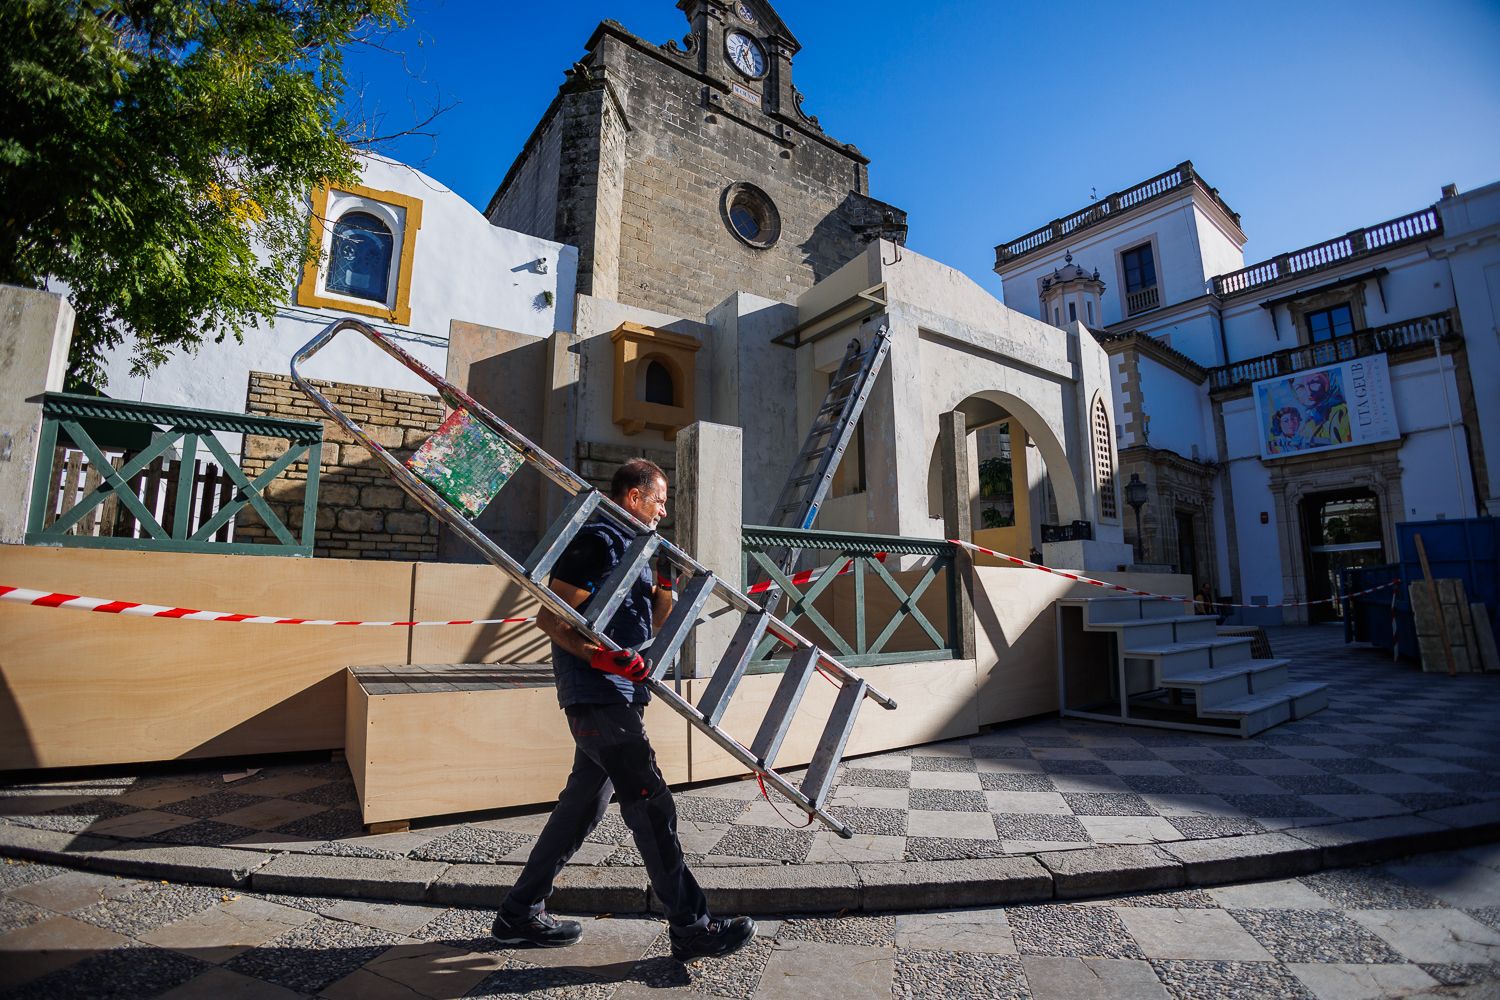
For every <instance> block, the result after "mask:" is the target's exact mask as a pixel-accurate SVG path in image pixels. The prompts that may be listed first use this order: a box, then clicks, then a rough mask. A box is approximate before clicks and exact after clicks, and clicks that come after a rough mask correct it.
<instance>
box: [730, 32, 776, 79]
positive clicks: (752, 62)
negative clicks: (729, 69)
mask: <svg viewBox="0 0 1500 1000" xmlns="http://www.w3.org/2000/svg"><path fill="white" fill-rule="evenodd" d="M724 51H725V52H727V53H728V55H729V61H730V62H731V63H732V64H734V67H735V69H738V70H739V71H740V72H741V73H744V74H745V75H746V76H748V77H753V78H758V77H762V76H765V75H766V53H765V51H764V50H763V49H761V47H760V43H759V42H757V41H756V40H755V39H753V38H751V37H750V36H749V35H747V34H745V33H744V32H743V31H731V32H730V33H729V34H727V35H725V36H724Z"/></svg>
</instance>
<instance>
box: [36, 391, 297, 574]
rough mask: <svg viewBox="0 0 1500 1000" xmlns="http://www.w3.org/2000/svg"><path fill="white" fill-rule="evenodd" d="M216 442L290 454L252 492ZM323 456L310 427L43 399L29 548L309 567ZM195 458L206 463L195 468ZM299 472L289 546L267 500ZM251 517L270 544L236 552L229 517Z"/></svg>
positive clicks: (63, 396)
mask: <svg viewBox="0 0 1500 1000" xmlns="http://www.w3.org/2000/svg"><path fill="white" fill-rule="evenodd" d="M216 431H219V432H224V433H229V434H255V435H260V436H264V437H272V438H281V439H283V440H285V441H286V442H287V446H286V450H285V451H284V452H283V453H282V454H281V455H280V456H279V457H277V458H276V459H275V461H273V462H272V463H271V465H270V467H269V468H267V469H266V470H265V471H264V472H262V473H261V474H260V475H258V476H257V477H256V478H255V479H254V480H253V481H252V480H251V479H250V478H249V477H248V476H247V475H246V474H245V472H244V471H243V470H242V469H241V468H240V465H239V462H238V461H236V460H235V459H234V458H233V457H231V456H230V454H229V452H228V451H227V450H225V448H224V445H223V443H221V442H220V441H219V439H218V438H217V437H216V436H215V433H214V432H216ZM322 447H323V425H322V424H321V423H319V422H316V421H306V420H283V419H280V418H274V417H259V416H250V415H249V414H244V413H221V412H217V411H214V410H195V409H190V408H188V407H183V406H163V405H157V404H152V403H137V402H131V401H130V400H122V399H107V398H103V397H96V396H78V395H72V394H69V393H60V392H49V393H46V394H45V395H43V397H42V433H41V439H40V442H39V444H38V448H37V462H36V474H35V478H34V479H33V481H32V489H31V509H30V511H29V512H28V521H27V527H26V544H27V545H61V546H70V547H81V548H108V549H150V550H156V551H163V552H217V553H236V554H255V555H286V556H311V555H312V554H313V530H314V522H315V520H316V514H317V508H318V469H319V463H320V460H321V452H322ZM174 449H177V450H178V453H177V455H176V456H174V455H172V454H171V452H172V451H173V450H174ZM200 449H202V450H203V451H206V452H207V457H205V458H203V459H199V457H198V454H199V450H200ZM299 461H300V462H305V463H306V470H307V471H306V484H305V486H303V488H302V489H301V490H300V492H301V494H302V496H301V497H300V498H299V500H300V502H301V505H302V516H301V523H300V525H299V526H298V528H297V529H296V534H295V535H294V534H293V529H292V528H290V527H289V526H288V525H286V524H283V523H282V521H281V519H280V518H279V517H277V516H276V513H275V512H274V511H273V510H272V509H271V507H270V506H269V505H268V504H267V503H266V500H265V497H264V496H263V493H264V491H265V489H266V487H267V486H269V485H271V483H272V482H273V481H275V480H276V479H277V478H278V477H280V476H281V475H282V473H283V472H286V471H287V470H288V469H291V468H292V466H293V465H294V464H296V463H298V462H299ZM299 485H300V484H299ZM246 508H249V511H253V513H254V514H255V515H258V517H259V523H258V526H259V525H264V528H266V529H269V532H270V534H271V535H273V536H274V537H275V539H276V541H275V542H267V543H246V542H236V541H235V539H234V527H235V518H236V516H237V515H239V514H240V513H241V512H242V511H246ZM247 513H248V512H247Z"/></svg>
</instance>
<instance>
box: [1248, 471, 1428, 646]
mask: <svg viewBox="0 0 1500 1000" xmlns="http://www.w3.org/2000/svg"><path fill="white" fill-rule="evenodd" d="M1400 447H1401V445H1400V442H1391V443H1389V444H1383V445H1375V446H1371V447H1369V448H1350V449H1347V450H1344V451H1340V452H1337V453H1335V454H1332V455H1300V456H1297V457H1295V458H1287V459H1282V460H1280V461H1277V462H1274V463H1268V465H1269V467H1270V472H1271V495H1272V497H1274V498H1275V502H1276V528H1277V531H1276V534H1277V536H1278V539H1279V543H1280V547H1281V582H1282V594H1283V597H1282V600H1284V601H1306V600H1316V599H1318V598H1320V597H1321V598H1327V597H1331V596H1333V591H1332V583H1331V582H1329V583H1324V582H1323V581H1324V580H1325V578H1326V579H1330V580H1331V578H1328V577H1326V574H1327V573H1328V572H1329V571H1330V569H1331V566H1332V565H1333V564H1336V563H1338V562H1341V561H1348V560H1350V559H1355V558H1367V557H1365V556H1358V557H1356V556H1350V555H1347V554H1340V553H1339V552H1338V550H1337V549H1327V548H1325V551H1323V552H1320V553H1315V552H1313V548H1314V547H1315V546H1318V547H1326V546H1330V545H1331V546H1339V545H1344V544H1351V543H1349V542H1338V541H1334V542H1328V541H1324V540H1322V537H1321V536H1319V537H1318V538H1317V539H1316V540H1315V538H1314V535H1313V534H1312V533H1311V532H1310V531H1309V528H1308V513H1307V512H1308V511H1310V510H1314V509H1318V508H1320V507H1321V505H1322V504H1323V503H1324V502H1325V501H1329V500H1331V499H1336V498H1338V497H1345V498H1350V497H1354V498H1359V497H1363V498H1371V497H1373V498H1374V525H1375V526H1376V527H1377V529H1378V532H1377V534H1376V537H1378V539H1379V541H1380V543H1381V547H1382V553H1384V552H1394V551H1395V538H1396V530H1395V521H1396V518H1398V517H1399V516H1400V515H1401V512H1402V511H1403V510H1404V499H1403V495H1402V491H1401V462H1400V460H1399V459H1398V458H1397V450H1398V449H1399V448H1400ZM1346 513H1347V512H1346ZM1361 519H1362V522H1363V523H1364V524H1366V525H1368V523H1369V522H1368V520H1367V519H1365V518H1364V516H1363V515H1361ZM1335 527H1337V526H1335ZM1320 530H1321V529H1320ZM1369 534H1370V531H1369V530H1368V528H1367V527H1362V528H1361V530H1360V540H1359V541H1360V543H1361V544H1365V545H1367V544H1368V542H1369V541H1370V538H1369V537H1368V536H1369ZM1349 551H1359V552H1367V553H1368V552H1371V551H1374V550H1373V549H1372V548H1368V547H1367V548H1361V549H1357V550H1349ZM1314 555H1318V556H1320V557H1322V558H1320V560H1319V562H1320V565H1321V566H1322V568H1317V567H1314V565H1313V556H1314ZM1381 558H1383V554H1382V556H1381ZM1372 561H1373V560H1372ZM1314 579H1317V580H1318V585H1319V586H1320V587H1325V588H1326V589H1324V590H1322V591H1320V592H1319V593H1318V594H1313V593H1311V592H1310V589H1309V588H1310V587H1311V586H1312V584H1313V581H1314ZM1245 582H1246V586H1247V589H1251V588H1253V587H1254V586H1255V582H1254V581H1245ZM1328 611H1329V609H1327V608H1324V607H1322V606H1319V607H1317V608H1300V607H1299V608H1287V609H1286V611H1285V613H1284V619H1283V620H1284V621H1286V622H1287V623H1288V624H1300V623H1304V622H1308V621H1317V620H1327V618H1326V617H1323V618H1313V617H1311V615H1312V613H1314V612H1316V613H1318V614H1320V615H1324V614H1326V613H1327V612H1328Z"/></svg>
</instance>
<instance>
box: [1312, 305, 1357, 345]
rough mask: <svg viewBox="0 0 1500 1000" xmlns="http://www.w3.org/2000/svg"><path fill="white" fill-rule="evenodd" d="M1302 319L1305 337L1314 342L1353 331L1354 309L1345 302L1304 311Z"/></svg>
mask: <svg viewBox="0 0 1500 1000" xmlns="http://www.w3.org/2000/svg"><path fill="white" fill-rule="evenodd" d="M1303 319H1304V320H1305V321H1306V323H1307V339H1308V341H1310V342H1311V343H1314V344H1316V343H1317V342H1318V341H1320V340H1332V339H1333V338H1334V337H1343V336H1345V335H1347V334H1351V333H1353V332H1354V311H1353V310H1352V309H1350V308H1349V306H1348V305H1347V304H1345V305H1337V306H1334V307H1332V308H1331V309H1319V310H1317V311H1315V312H1310V313H1306V314H1305V315H1304V316H1303Z"/></svg>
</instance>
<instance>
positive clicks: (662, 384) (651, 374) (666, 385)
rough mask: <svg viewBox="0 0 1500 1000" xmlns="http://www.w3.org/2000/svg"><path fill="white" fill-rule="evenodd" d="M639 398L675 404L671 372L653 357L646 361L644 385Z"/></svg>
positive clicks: (664, 404)
mask: <svg viewBox="0 0 1500 1000" xmlns="http://www.w3.org/2000/svg"><path fill="white" fill-rule="evenodd" d="M641 398H643V399H644V400H645V401H646V402H648V403H660V404H662V405H663V406H676V405H677V397H676V390H675V388H674V386H673V382H672V373H671V372H670V371H669V370H668V369H667V366H666V365H664V364H662V363H661V362H660V361H657V360H654V359H653V360H651V361H648V362H646V386H645V391H644V392H643V393H642V394H641Z"/></svg>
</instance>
